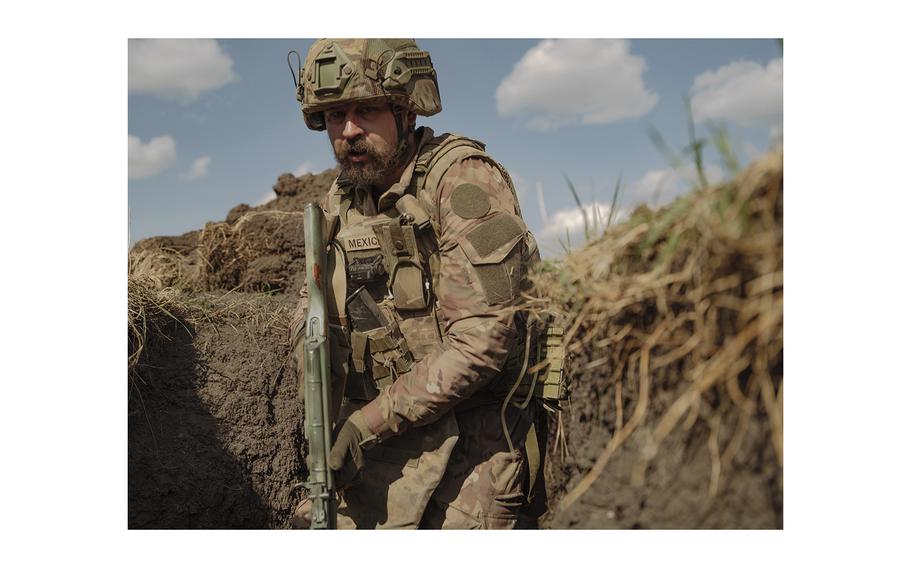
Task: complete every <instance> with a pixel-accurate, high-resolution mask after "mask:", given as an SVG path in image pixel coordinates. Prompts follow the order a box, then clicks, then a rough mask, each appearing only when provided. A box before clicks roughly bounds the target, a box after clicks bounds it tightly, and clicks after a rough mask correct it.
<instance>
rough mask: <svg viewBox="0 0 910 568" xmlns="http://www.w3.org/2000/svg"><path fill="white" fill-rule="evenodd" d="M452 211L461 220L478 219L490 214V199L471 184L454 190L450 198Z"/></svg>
mask: <svg viewBox="0 0 910 568" xmlns="http://www.w3.org/2000/svg"><path fill="white" fill-rule="evenodd" d="M451 203H452V211H454V212H455V214H456V215H458V216H459V217H461V218H462V219H480V218H481V217H483V216H484V215H486V214H487V213H489V212H490V207H491V205H490V198H489V196H487V193H486V192H485V191H484V190H482V189H480V188H479V187H477V186H476V185H474V184H473V183H463V184H461V185H459V186H458V187H456V188H455V191H453V192H452V197H451Z"/></svg>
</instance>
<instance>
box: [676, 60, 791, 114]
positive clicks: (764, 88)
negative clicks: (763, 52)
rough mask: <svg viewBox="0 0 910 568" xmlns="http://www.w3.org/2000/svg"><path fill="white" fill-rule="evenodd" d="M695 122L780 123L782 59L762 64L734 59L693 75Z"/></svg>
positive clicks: (782, 84)
mask: <svg viewBox="0 0 910 568" xmlns="http://www.w3.org/2000/svg"><path fill="white" fill-rule="evenodd" d="M689 97H690V99H691V100H692V115H693V117H694V118H695V120H697V121H705V120H717V121H720V120H729V121H732V122H736V123H738V124H740V125H742V126H756V125H762V126H769V127H771V128H776V127H779V126H780V125H782V123H783V117H784V64H783V59H781V58H778V59H772V60H771V61H769V62H768V64H767V65H765V66H762V65H761V64H760V63H757V62H755V61H735V62H733V63H730V64H728V65H724V66H723V67H719V68H717V69H715V70H711V71H705V72H704V73H702V74H701V75H699V76H698V77H696V78H695V81H694V82H693V83H692V87H691V88H690V89H689Z"/></svg>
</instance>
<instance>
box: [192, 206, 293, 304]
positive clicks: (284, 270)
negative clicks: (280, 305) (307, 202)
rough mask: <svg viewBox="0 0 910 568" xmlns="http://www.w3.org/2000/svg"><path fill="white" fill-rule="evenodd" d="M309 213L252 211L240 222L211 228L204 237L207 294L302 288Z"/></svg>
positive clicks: (202, 250)
mask: <svg viewBox="0 0 910 568" xmlns="http://www.w3.org/2000/svg"><path fill="white" fill-rule="evenodd" d="M303 242H304V226H303V213H297V212H286V211H250V212H247V213H244V214H243V215H241V216H240V218H239V219H238V220H237V222H235V223H233V224H231V223H226V222H225V223H208V224H207V225H206V226H205V229H203V230H202V233H201V234H200V235H199V249H198V251H199V255H200V256H201V257H202V258H203V259H205V264H206V268H205V270H204V271H203V276H202V282H203V286H204V288H205V289H206V290H241V291H244V292H283V291H285V290H289V289H293V288H294V286H295V285H296V287H297V289H299V288H300V284H301V283H299V282H297V280H296V277H297V275H298V274H300V273H302V272H303V271H304V246H303Z"/></svg>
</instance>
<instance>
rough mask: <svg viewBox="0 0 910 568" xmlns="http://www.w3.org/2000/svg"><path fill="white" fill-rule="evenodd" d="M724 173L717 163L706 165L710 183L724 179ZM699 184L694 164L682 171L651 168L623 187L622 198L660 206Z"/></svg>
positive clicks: (632, 202) (631, 201)
mask: <svg viewBox="0 0 910 568" xmlns="http://www.w3.org/2000/svg"><path fill="white" fill-rule="evenodd" d="M723 174H724V172H723V170H722V169H721V168H720V167H719V166H717V165H714V164H709V165H707V166H705V178H707V180H708V183H709V184H713V183H718V182H720V181H721V180H723V177H724V175H723ZM697 185H698V174H697V173H696V171H695V166H694V165H688V166H686V167H685V168H684V169H683V170H682V171H678V170H675V169H673V168H666V169H662V170H651V171H649V172H647V173H645V175H643V176H642V177H641V178H640V179H638V180H637V181H635V182H633V183H631V184H629V185H628V186H627V187H624V188H623V190H622V192H623V195H624V196H623V199H622V200H623V202H625V203H628V204H630V205H637V204H639V203H645V204H647V205H649V206H651V207H658V206H661V205H665V204H667V203H669V202H671V201H673V200H674V199H676V198H677V197H679V196H681V195H684V194H686V193H689V192H690V191H692V190H693V189H694V188H695V187H696V186H697Z"/></svg>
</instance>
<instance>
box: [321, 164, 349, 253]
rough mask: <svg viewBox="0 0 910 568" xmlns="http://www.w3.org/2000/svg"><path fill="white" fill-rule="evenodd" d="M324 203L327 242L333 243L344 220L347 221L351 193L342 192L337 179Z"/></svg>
mask: <svg viewBox="0 0 910 568" xmlns="http://www.w3.org/2000/svg"><path fill="white" fill-rule="evenodd" d="M324 203H325V207H324V209H325V212H326V225H327V231H326V236H325V240H326V242H331V241H332V239H334V238H335V235H337V234H338V230H339V229H340V228H341V222H342V220H347V213H348V209H349V208H350V207H351V197H350V192H344V191H342V190H341V187H340V186H339V185H338V180H337V179H336V180H335V181H334V182H332V187H331V188H329V192H328V193H327V194H326V196H325V202H324Z"/></svg>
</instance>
